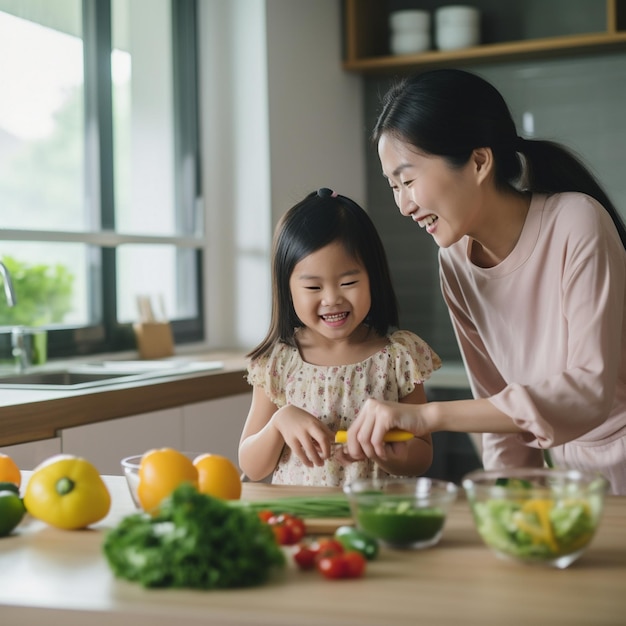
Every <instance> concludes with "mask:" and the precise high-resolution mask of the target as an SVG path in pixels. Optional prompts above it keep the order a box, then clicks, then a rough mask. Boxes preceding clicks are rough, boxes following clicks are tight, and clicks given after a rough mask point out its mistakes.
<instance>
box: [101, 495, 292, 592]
mask: <svg viewBox="0 0 626 626" xmlns="http://www.w3.org/2000/svg"><path fill="white" fill-rule="evenodd" d="M103 550H104V554H105V556H106V558H107V561H108V563H109V565H110V567H111V569H112V570H113V573H114V574H115V576H117V577H118V578H124V579H127V580H130V581H134V582H138V583H140V584H142V585H143V586H144V587H189V588H198V589H224V588H230V587H250V586H254V585H258V584H261V583H263V582H265V581H266V580H267V578H268V577H269V575H270V572H271V571H272V569H274V568H277V567H282V566H283V565H284V564H285V556H284V554H283V552H282V550H281V549H280V547H279V546H278V545H277V543H276V541H275V539H274V534H273V532H272V529H271V528H270V527H269V526H268V525H267V524H263V523H262V522H261V520H260V519H259V517H258V515H256V513H253V512H251V511H246V510H243V509H238V508H235V507H231V506H229V505H228V504H227V503H226V502H224V501H222V500H220V499H218V498H213V497H211V496H208V495H205V494H201V493H198V491H197V490H196V489H195V488H194V487H193V486H191V485H188V484H183V485H181V486H180V487H178V488H177V489H176V490H175V491H174V492H173V493H172V495H171V496H170V497H169V498H168V499H167V500H165V501H163V502H162V504H161V506H160V510H159V513H158V514H156V515H154V516H151V515H149V514H147V513H135V514H132V515H129V516H127V517H125V518H124V519H123V520H122V521H121V522H120V523H119V524H118V525H117V526H116V527H115V528H113V529H112V530H110V531H109V532H108V533H107V535H106V537H105V540H104V545H103Z"/></svg>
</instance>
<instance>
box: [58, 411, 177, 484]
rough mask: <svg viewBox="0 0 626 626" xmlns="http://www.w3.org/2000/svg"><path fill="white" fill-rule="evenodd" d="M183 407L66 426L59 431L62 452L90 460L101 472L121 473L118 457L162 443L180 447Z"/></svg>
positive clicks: (162, 445)
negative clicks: (73, 426) (83, 424)
mask: <svg viewBox="0 0 626 626" xmlns="http://www.w3.org/2000/svg"><path fill="white" fill-rule="evenodd" d="M182 414H183V410H182V408H175V409H165V410H163V411H153V412H151V413H142V414H140V415H133V416H131V417H122V418H119V419H114V420H108V421H106V422H98V423H96V424H87V425H85V426H76V427H75V428H66V429H64V430H63V431H62V432H61V439H62V441H63V445H62V449H63V452H64V453H67V454H75V455H78V456H82V457H84V458H86V459H87V460H89V461H91V463H93V464H94V465H95V466H96V468H97V469H98V471H99V472H100V473H101V474H121V473H122V469H121V466H120V461H121V459H123V458H124V457H126V456H131V455H133V454H143V453H144V452H146V451H147V450H151V449H152V448H162V447H165V446H168V447H171V448H176V449H179V450H181V449H182V448H183V441H182Z"/></svg>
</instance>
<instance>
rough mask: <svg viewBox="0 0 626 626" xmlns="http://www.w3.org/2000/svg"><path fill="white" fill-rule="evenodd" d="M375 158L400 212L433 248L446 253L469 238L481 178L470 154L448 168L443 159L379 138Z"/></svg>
mask: <svg viewBox="0 0 626 626" xmlns="http://www.w3.org/2000/svg"><path fill="white" fill-rule="evenodd" d="M378 156H379V158H380V162H381V165H382V169H383V175H384V176H385V178H386V179H387V180H388V181H389V186H390V187H391V188H392V190H393V195H394V199H395V201H396V204H397V205H398V208H399V209H400V212H401V213H402V215H404V216H406V217H410V218H411V219H412V220H413V221H415V222H417V223H418V224H419V226H420V227H421V228H425V229H426V232H428V233H429V234H430V235H431V236H432V237H433V239H434V240H435V242H436V243H437V245H438V246H440V247H441V248H447V247H448V246H451V245H452V244H454V243H456V242H457V241H459V240H460V239H461V238H462V237H463V236H464V235H468V234H471V231H472V228H473V226H474V225H475V224H476V220H477V219H478V217H479V215H478V211H479V208H480V205H481V202H480V180H481V179H482V176H480V175H479V171H480V164H479V163H478V162H477V161H476V160H475V155H472V158H470V160H469V161H468V162H467V164H465V165H464V166H462V167H460V168H453V167H451V166H450V164H449V163H448V162H447V161H446V160H445V159H444V158H443V157H439V156H433V155H429V154H424V153H420V152H417V151H416V149H415V148H414V147H413V146H411V145H410V144H409V143H407V142H405V141H402V140H401V139H399V138H398V137H395V136H393V135H389V134H383V135H382V137H381V138H380V140H379V142H378Z"/></svg>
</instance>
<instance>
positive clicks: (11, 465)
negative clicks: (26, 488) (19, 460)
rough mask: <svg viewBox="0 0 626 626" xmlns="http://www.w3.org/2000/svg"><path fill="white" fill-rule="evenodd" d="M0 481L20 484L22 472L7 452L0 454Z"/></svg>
mask: <svg viewBox="0 0 626 626" xmlns="http://www.w3.org/2000/svg"><path fill="white" fill-rule="evenodd" d="M0 482H3V483H13V484H15V485H17V486H18V487H19V486H20V485H21V484H22V472H20V468H19V467H18V466H17V464H16V463H15V461H14V460H13V459H12V458H11V457H10V456H9V455H7V454H0Z"/></svg>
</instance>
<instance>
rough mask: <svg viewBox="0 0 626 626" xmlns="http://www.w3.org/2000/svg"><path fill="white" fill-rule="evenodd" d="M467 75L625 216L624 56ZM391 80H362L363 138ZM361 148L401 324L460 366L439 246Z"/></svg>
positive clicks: (480, 69)
mask: <svg viewBox="0 0 626 626" xmlns="http://www.w3.org/2000/svg"><path fill="white" fill-rule="evenodd" d="M464 69H468V70H469V71H473V72H475V73H477V74H480V75H481V76H483V77H484V78H486V79H487V80H489V81H490V82H492V83H493V84H494V85H495V86H496V87H497V88H498V89H500V91H501V92H502V93H503V95H504V97H505V99H506V100H507V102H508V104H509V107H510V108H511V112H512V113H513V116H514V119H515V121H516V123H517V125H518V132H519V133H520V135H524V136H527V137H531V136H534V137H535V138H540V139H550V140H554V141H559V142H561V143H564V144H566V145H567V146H568V147H570V148H571V149H572V150H574V151H575V152H576V153H577V154H578V156H579V157H581V158H582V160H583V161H584V162H585V163H586V164H587V165H588V166H589V167H590V168H591V170H592V171H593V172H594V173H595V175H596V176H597V177H598V179H599V180H600V182H601V183H602V184H603V185H604V186H605V188H606V190H607V191H608V193H609V196H610V197H611V198H612V200H613V202H614V203H615V204H616V205H617V206H618V208H619V209H620V211H621V212H622V215H624V216H626V158H625V157H626V53H624V52H620V53H615V54H602V55H597V56H589V57H575V58H574V57H571V58H566V59H556V60H549V61H532V62H530V61H529V62H524V63H521V62H520V63H504V64H498V65H480V66H469V67H466V68H464ZM391 80H392V77H385V78H379V77H376V78H371V77H368V78H366V79H365V90H364V102H365V105H364V106H365V123H366V129H367V130H366V132H369V129H371V128H372V126H373V123H374V121H375V119H376V115H377V112H378V110H379V94H381V93H383V92H384V91H385V90H386V88H387V87H388V86H389V84H390V82H391ZM531 117H532V124H530V123H529V119H530V118H531ZM524 120H526V122H525V123H524ZM366 145H367V162H366V168H367V203H366V204H367V208H368V210H369V212H370V214H371V215H372V219H373V220H374V222H375V223H376V225H377V227H378V228H379V230H380V233H381V236H382V238H383V241H384V243H385V247H386V249H387V253H388V256H389V262H390V265H391V270H392V273H393V277H394V281H395V285H396V290H397V294H398V300H399V305H400V316H401V324H402V326H403V327H404V328H408V329H410V330H413V331H414V332H416V333H417V334H419V335H420V336H421V337H423V338H424V339H426V340H427V341H428V342H429V343H431V345H432V346H433V348H434V349H435V350H436V351H437V352H438V353H439V354H440V355H441V357H442V358H443V359H444V360H447V361H451V360H458V359H459V358H460V357H459V354H458V350H457V348H456V341H455V339H454V335H453V332H452V328H451V325H450V321H449V318H448V314H447V311H446V307H445V304H444V302H443V300H442V297H441V294H440V291H439V283H438V275H437V246H436V245H435V243H434V242H433V240H432V239H431V237H430V236H429V235H427V234H426V233H425V232H423V231H422V230H421V229H420V228H419V227H418V226H417V225H415V224H413V223H412V222H410V221H409V220H408V219H407V218H403V217H402V216H401V215H400V213H399V212H398V210H397V208H396V206H395V204H394V202H393V198H392V195H391V191H390V189H389V187H388V185H387V183H386V182H385V180H384V179H383V177H382V175H381V169H380V163H379V161H378V157H377V155H376V151H375V149H374V147H373V146H372V145H371V144H370V143H367V144H366Z"/></svg>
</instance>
